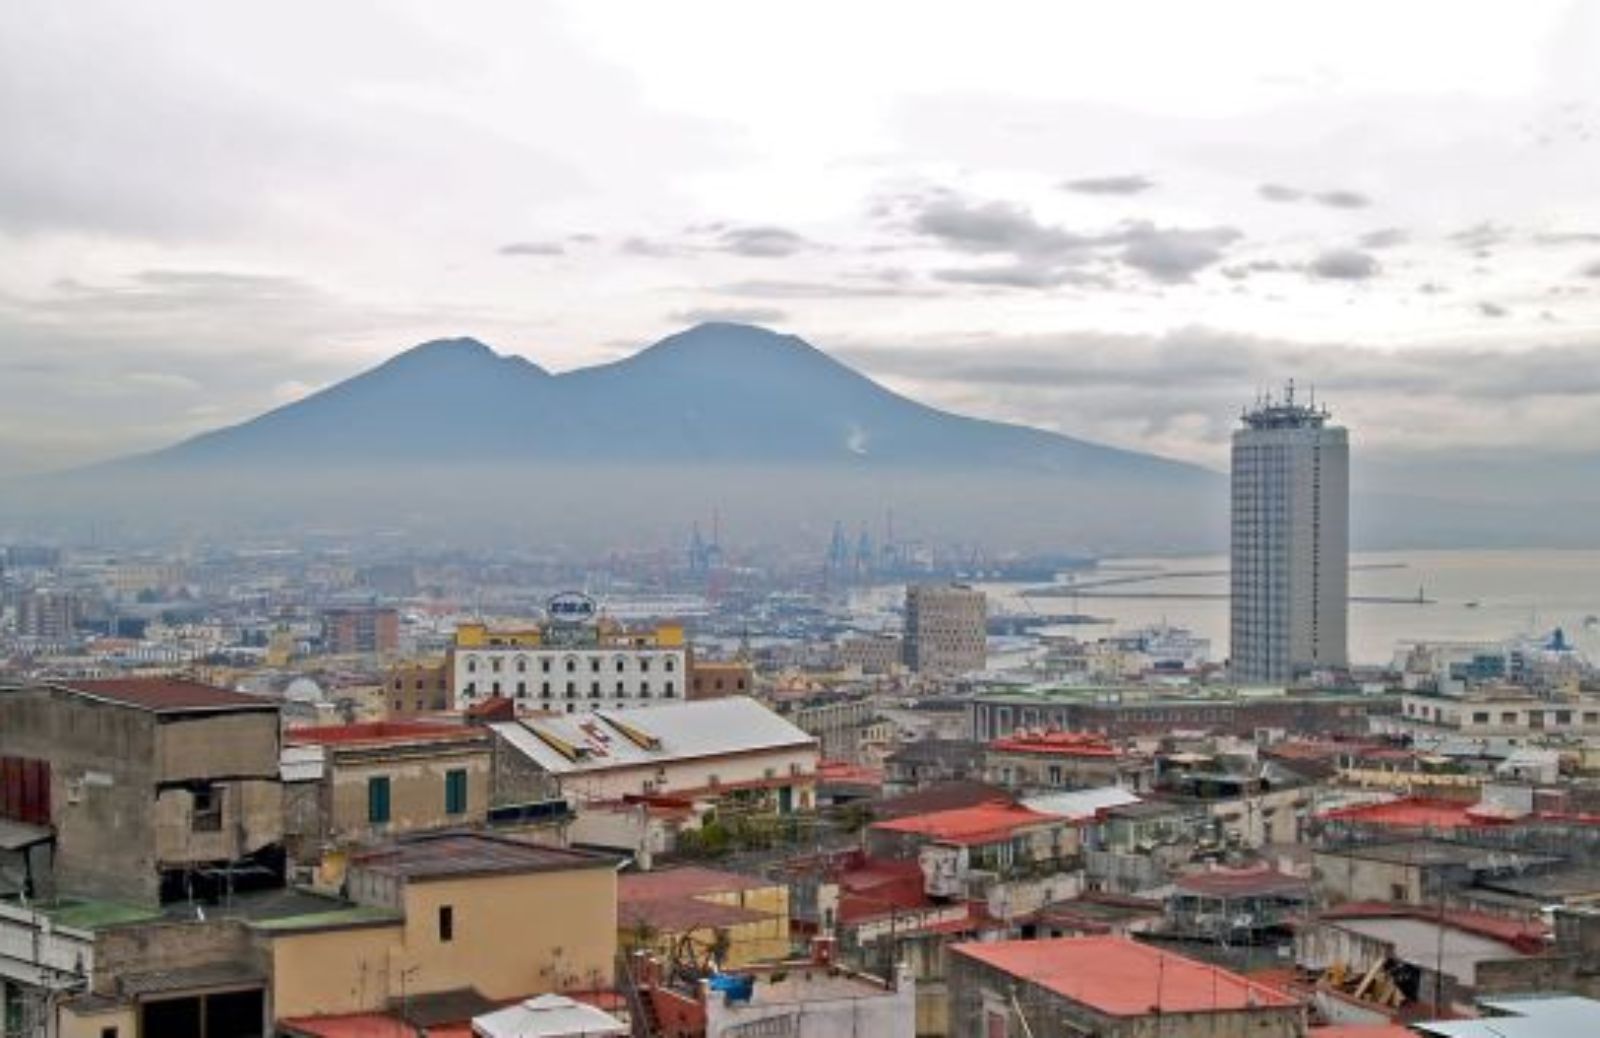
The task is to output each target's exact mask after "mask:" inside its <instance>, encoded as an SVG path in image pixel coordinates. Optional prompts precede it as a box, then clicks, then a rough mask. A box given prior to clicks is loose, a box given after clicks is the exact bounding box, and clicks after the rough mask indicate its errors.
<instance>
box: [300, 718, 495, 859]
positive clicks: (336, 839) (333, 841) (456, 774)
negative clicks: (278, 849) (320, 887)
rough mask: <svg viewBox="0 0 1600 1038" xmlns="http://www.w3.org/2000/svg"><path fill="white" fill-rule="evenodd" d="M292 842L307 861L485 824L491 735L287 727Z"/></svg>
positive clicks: (457, 727) (399, 725) (420, 725)
mask: <svg viewBox="0 0 1600 1038" xmlns="http://www.w3.org/2000/svg"><path fill="white" fill-rule="evenodd" d="M283 739H284V762H285V768H284V774H285V778H286V779H288V780H289V781H288V784H287V795H288V810H287V811H286V821H285V828H286V836H287V839H288V842H289V844H290V846H291V848H292V849H293V851H294V853H295V856H296V858H297V859H298V860H300V861H306V862H314V861H319V860H322V859H323V858H324V856H325V855H326V854H327V853H328V852H330V851H333V850H337V849H339V848H341V847H344V846H347V845H350V844H354V843H362V842H367V841H371V840H377V839H383V838H385V837H390V836H395V835H399V834H404V833H415V832H427V831H430V830H437V829H446V828H453V827H459V826H464V825H473V824H479V823H482V822H483V821H484V820H485V818H486V817H487V815H488V810H489V778H490V735H489V732H488V730H487V729H486V728H482V727H476V726H468V725H462V724H455V723H446V722H438V721H432V722H430V721H369V722H363V723H359V724H343V725H323V726H318V727H308V728H290V729H289V730H288V731H286V732H285V733H284V736H283Z"/></svg>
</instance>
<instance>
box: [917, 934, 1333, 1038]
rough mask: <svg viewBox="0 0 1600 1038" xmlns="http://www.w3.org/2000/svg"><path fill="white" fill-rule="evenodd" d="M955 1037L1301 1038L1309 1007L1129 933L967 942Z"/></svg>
mask: <svg viewBox="0 0 1600 1038" xmlns="http://www.w3.org/2000/svg"><path fill="white" fill-rule="evenodd" d="M949 1033H950V1035H951V1038H1079V1036H1082V1035H1091V1034H1092V1035H1096V1036H1099V1038H1145V1036H1151V1038H1153V1036H1155V1035H1159V1034H1170V1035H1180V1034H1194V1035H1199V1034H1204V1035H1217V1036H1222V1038H1300V1036H1302V1035H1304V1034H1305V1033H1306V1011H1305V1008H1304V1007H1303V1006H1302V1005H1301V1004H1300V1003H1299V1002H1298V1001H1297V1000H1295V999H1293V998H1290V997H1289V996H1288V995H1286V994H1284V993H1283V992H1282V991H1279V990H1278V989H1277V988H1274V987H1269V986H1267V985H1265V984H1259V983H1256V982H1255V981H1252V980H1250V979H1248V978H1246V977H1243V976H1240V975H1239V974H1237V973H1233V972H1231V971H1229V970H1226V969H1223V968H1221V967H1219V966H1212V965H1209V964H1206V963H1202V962H1197V961H1195V960H1194V959H1190V958H1186V957H1184V956H1182V955H1176V954H1174V953H1172V952H1166V951H1161V950H1158V949H1156V948H1154V947H1151V946H1149V945H1144V944H1140V943H1138V942H1136V941H1132V940H1129V939H1128V938H1125V937H1063V938H1056V939H1052V940H1039V941H995V942H991V943H982V944H958V945H956V946H955V947H953V948H952V949H951V956H950V1030H949Z"/></svg>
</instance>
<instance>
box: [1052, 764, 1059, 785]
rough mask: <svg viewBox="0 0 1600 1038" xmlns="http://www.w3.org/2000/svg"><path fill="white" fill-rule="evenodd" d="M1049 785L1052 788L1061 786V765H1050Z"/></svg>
mask: <svg viewBox="0 0 1600 1038" xmlns="http://www.w3.org/2000/svg"><path fill="white" fill-rule="evenodd" d="M1050 784H1051V785H1052V786H1059V785H1061V765H1059V764H1052V765H1050Z"/></svg>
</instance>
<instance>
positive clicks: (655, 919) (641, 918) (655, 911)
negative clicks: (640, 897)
mask: <svg viewBox="0 0 1600 1038" xmlns="http://www.w3.org/2000/svg"><path fill="white" fill-rule="evenodd" d="M772 918H773V917H772V916H771V915H769V914H768V913H766V912H757V911H756V910H755V909H753V908H741V907H740V906H738V905H723V904H718V903H717V902H715V901H701V900H699V899H698V898H692V897H684V898H667V899H662V900H660V901H619V902H617V926H618V927H619V928H620V929H624V930H630V929H633V928H635V927H638V926H640V925H644V926H648V927H650V928H651V929H652V930H655V931H656V932H658V933H682V932H684V931H686V930H696V929H699V928H701V927H706V926H711V927H724V926H741V925H743V924H745V923H760V922H765V921H768V920H770V919H772Z"/></svg>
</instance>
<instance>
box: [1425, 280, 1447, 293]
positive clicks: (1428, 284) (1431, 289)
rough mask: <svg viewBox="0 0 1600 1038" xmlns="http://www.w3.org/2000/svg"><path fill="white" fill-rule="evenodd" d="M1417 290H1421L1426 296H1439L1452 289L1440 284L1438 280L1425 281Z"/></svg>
mask: <svg viewBox="0 0 1600 1038" xmlns="http://www.w3.org/2000/svg"><path fill="white" fill-rule="evenodd" d="M1417 291H1418V292H1421V293H1422V294H1423V295H1425V296H1437V295H1443V294H1444V293H1446V292H1448V291H1450V289H1449V288H1447V287H1445V286H1444V285H1441V284H1439V283H1438V282H1437V281H1424V282H1423V283H1422V284H1420V285H1418V286H1417Z"/></svg>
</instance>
